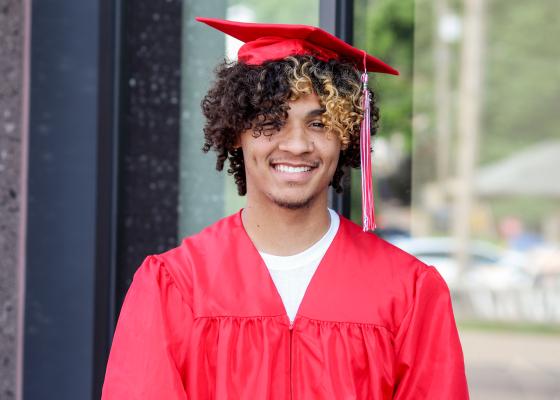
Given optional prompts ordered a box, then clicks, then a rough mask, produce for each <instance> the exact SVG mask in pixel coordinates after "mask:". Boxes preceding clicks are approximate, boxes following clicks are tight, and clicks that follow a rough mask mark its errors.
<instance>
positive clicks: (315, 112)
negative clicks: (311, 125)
mask: <svg viewBox="0 0 560 400" xmlns="http://www.w3.org/2000/svg"><path fill="white" fill-rule="evenodd" d="M325 111H327V110H326V109H325V108H316V109H315V110H311V111H309V112H308V113H307V115H306V117H307V118H312V117H317V116H319V115H323V114H324V113H325Z"/></svg>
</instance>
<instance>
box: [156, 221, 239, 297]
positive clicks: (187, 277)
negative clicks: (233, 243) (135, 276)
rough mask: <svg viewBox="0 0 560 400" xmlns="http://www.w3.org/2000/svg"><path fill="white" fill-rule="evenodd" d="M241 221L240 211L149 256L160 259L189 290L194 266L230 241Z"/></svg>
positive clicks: (181, 284)
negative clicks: (175, 244) (169, 247)
mask: <svg viewBox="0 0 560 400" xmlns="http://www.w3.org/2000/svg"><path fill="white" fill-rule="evenodd" d="M239 223H240V217H239V213H236V214H233V215H230V216H228V217H225V218H222V219H220V220H218V221H217V222H215V223H213V224H212V225H209V226H208V227H206V228H204V229H202V230H201V231H200V232H198V233H196V234H193V235H190V236H187V237H185V238H183V239H182V240H181V242H180V244H179V245H178V246H176V247H173V248H171V249H169V250H166V251H164V252H161V253H158V254H154V255H151V256H149V257H153V258H154V259H156V260H158V261H159V262H160V263H161V264H162V267H163V268H165V269H166V270H167V272H168V273H169V274H170V275H171V277H172V279H173V280H174V281H175V282H176V283H177V285H178V286H179V287H181V288H182V289H184V290H189V289H190V288H192V282H193V267H194V266H195V265H199V264H200V263H199V260H201V259H204V258H205V257H207V255H208V254H213V253H215V252H216V250H217V249H218V248H220V247H221V245H222V244H223V243H224V242H227V241H229V240H230V238H231V235H234V234H235V233H234V232H233V231H234V230H235V229H236V227H237V226H238V225H239Z"/></svg>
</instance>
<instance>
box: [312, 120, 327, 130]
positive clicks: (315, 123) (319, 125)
mask: <svg viewBox="0 0 560 400" xmlns="http://www.w3.org/2000/svg"><path fill="white" fill-rule="evenodd" d="M309 126H310V127H312V128H316V129H324V128H325V124H323V122H321V121H311V122H310V123H309Z"/></svg>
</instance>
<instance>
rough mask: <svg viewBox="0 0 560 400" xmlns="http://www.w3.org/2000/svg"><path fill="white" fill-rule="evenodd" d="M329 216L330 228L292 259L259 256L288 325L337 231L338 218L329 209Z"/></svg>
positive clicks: (290, 257) (270, 255)
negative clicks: (277, 294)
mask: <svg viewBox="0 0 560 400" xmlns="http://www.w3.org/2000/svg"><path fill="white" fill-rule="evenodd" d="M329 213H330V215H331V225H330V227H329V230H328V231H327V233H325V235H324V236H323V237H322V238H321V239H320V240H319V241H318V242H317V243H315V244H314V245H313V246H311V247H309V248H308V249H306V250H304V251H302V252H301V253H298V254H294V255H292V256H274V255H272V254H267V253H263V252H260V254H261V257H262V259H263V260H264V262H265V264H266V266H267V268H268V271H269V272H270V276H271V277H272V280H273V281H274V284H275V285H276V289H277V290H278V293H279V294H280V297H281V298H282V302H283V303H284V307H285V308H286V312H287V314H288V317H289V318H290V321H293V320H294V318H295V316H296V313H297V310H298V308H299V305H300V304H301V301H302V299H303V296H304V295H305V291H306V290H307V286H308V285H309V282H310V281H311V278H312V277H313V274H314V273H315V271H316V270H317V267H318V266H319V263H320V262H321V259H322V258H323V256H324V255H325V253H326V252H327V249H328V248H329V246H330V245H331V243H332V241H333V239H334V237H335V235H336V232H337V231H338V227H339V225H340V218H339V216H338V214H337V213H336V212H334V211H333V210H331V209H330V208H329Z"/></svg>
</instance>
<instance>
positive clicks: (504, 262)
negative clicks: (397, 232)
mask: <svg viewBox="0 0 560 400" xmlns="http://www.w3.org/2000/svg"><path fill="white" fill-rule="evenodd" d="M389 240H390V241H391V242H392V243H393V244H395V245H396V246H397V247H399V248H401V249H403V250H404V251H406V252H407V253H410V254H412V255H414V256H416V257H418V258H419V259H420V260H422V261H423V262H425V263H426V264H428V265H432V266H434V267H435V268H436V269H437V270H438V271H439V273H440V274H441V276H442V277H443V279H444V280H445V281H446V282H447V285H448V286H449V288H450V289H451V290H453V289H471V288H487V289H494V290H501V289H510V288H519V287H530V286H531V285H532V284H533V281H534V278H533V276H532V274H531V273H529V271H527V270H526V269H525V268H524V266H525V265H526V256H525V255H524V254H522V253H517V252H508V251H506V250H505V249H502V248H500V247H498V246H495V245H493V244H491V243H488V242H485V241H480V240H473V241H471V242H470V246H469V255H470V260H469V263H468V265H466V267H465V268H464V270H463V271H461V269H460V267H459V263H458V261H457V258H456V252H457V249H458V243H457V241H456V240H455V239H453V238H450V237H418V238H402V237H400V238H393V239H389Z"/></svg>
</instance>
